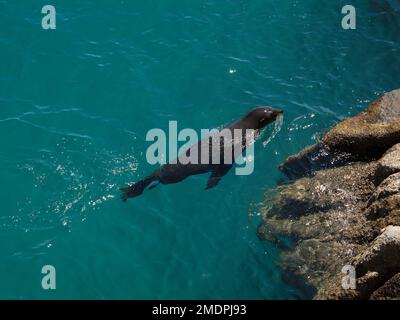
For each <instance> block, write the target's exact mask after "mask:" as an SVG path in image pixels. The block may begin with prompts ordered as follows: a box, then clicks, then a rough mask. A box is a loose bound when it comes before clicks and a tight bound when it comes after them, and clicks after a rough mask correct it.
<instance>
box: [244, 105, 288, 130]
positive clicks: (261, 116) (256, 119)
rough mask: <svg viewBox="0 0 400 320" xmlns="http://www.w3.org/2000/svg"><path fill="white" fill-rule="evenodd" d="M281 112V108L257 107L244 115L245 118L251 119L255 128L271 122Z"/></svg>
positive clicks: (260, 127)
mask: <svg viewBox="0 0 400 320" xmlns="http://www.w3.org/2000/svg"><path fill="white" fill-rule="evenodd" d="M281 114H283V110H281V109H275V108H271V107H257V108H254V109H252V110H251V111H250V112H249V113H248V114H247V115H246V118H248V119H251V120H252V122H253V123H254V126H255V128H253V129H262V128H264V127H265V126H266V125H268V124H270V123H271V122H274V121H275V120H276V118H277V117H278V116H280V115H281Z"/></svg>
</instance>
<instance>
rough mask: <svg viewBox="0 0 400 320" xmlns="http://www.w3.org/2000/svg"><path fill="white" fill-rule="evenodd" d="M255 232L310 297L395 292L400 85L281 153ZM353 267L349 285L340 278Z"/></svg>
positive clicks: (398, 275) (399, 251) (396, 295)
mask: <svg viewBox="0 0 400 320" xmlns="http://www.w3.org/2000/svg"><path fill="white" fill-rule="evenodd" d="M280 170H281V171H282V172H283V173H285V174H286V175H287V176H288V177H289V178H290V179H291V181H290V183H288V184H286V185H282V186H280V187H278V188H277V189H276V190H270V191H268V192H267V193H266V199H265V202H264V204H265V206H264V208H263V209H262V215H263V223H262V224H261V225H260V226H259V229H258V233H259V237H260V238H261V239H265V240H269V241H273V242H274V243H276V244H277V245H279V246H281V248H283V249H284V250H283V254H282V259H281V264H282V267H283V268H284V270H285V271H286V273H287V274H289V275H290V277H288V278H291V279H292V281H294V280H293V279H296V280H295V281H296V285H297V286H300V285H301V286H303V289H304V290H305V292H307V295H308V296H310V297H313V298H314V299H400V89H399V90H395V91H392V92H389V93H386V94H385V95H384V96H382V97H381V98H379V99H378V100H376V101H375V102H373V103H371V104H370V106H369V107H368V108H367V109H366V110H365V111H363V112H361V113H360V114H358V115H357V116H355V117H353V118H350V119H347V120H345V121H343V122H341V123H339V124H338V125H336V126H335V127H334V128H333V129H331V130H330V131H328V132H327V133H326V134H325V135H324V137H323V138H322V139H321V141H320V142H319V143H317V144H316V145H314V146H311V147H308V148H306V149H304V150H303V151H301V152H300V153H298V154H297V155H294V156H291V157H289V158H288V159H287V160H286V161H285V162H284V163H283V164H282V165H281V166H280ZM352 270H354V272H355V279H354V280H355V283H354V284H355V286H354V285H351V286H350V288H349V287H346V285H343V281H347V280H348V279H350V278H349V277H351V276H352V273H351V271H352Z"/></svg>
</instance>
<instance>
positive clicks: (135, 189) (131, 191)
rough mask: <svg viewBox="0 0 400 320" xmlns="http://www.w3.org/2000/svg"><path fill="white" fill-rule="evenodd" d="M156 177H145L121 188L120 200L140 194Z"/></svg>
mask: <svg viewBox="0 0 400 320" xmlns="http://www.w3.org/2000/svg"><path fill="white" fill-rule="evenodd" d="M155 180H156V179H155V178H154V176H150V177H147V178H146V179H143V180H140V181H139V182H136V183H134V184H133V185H131V186H129V187H127V188H121V189H119V190H121V191H122V194H121V199H122V201H124V202H125V201H126V200H128V199H129V198H134V197H137V196H140V195H141V194H142V193H143V191H144V189H145V188H146V187H147V186H148V185H149V184H150V183H152V182H153V181H155Z"/></svg>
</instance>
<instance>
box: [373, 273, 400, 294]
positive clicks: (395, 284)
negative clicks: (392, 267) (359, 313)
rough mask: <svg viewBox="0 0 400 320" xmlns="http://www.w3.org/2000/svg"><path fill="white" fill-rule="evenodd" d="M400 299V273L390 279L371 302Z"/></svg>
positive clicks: (376, 292)
mask: <svg viewBox="0 0 400 320" xmlns="http://www.w3.org/2000/svg"><path fill="white" fill-rule="evenodd" d="M399 297H400V273H397V274H396V275H395V276H394V277H392V278H390V279H389V280H388V281H386V282H385V284H384V285H383V286H381V287H380V288H379V289H378V290H376V291H375V292H374V293H373V294H372V295H371V298H370V299H371V300H398V299H399Z"/></svg>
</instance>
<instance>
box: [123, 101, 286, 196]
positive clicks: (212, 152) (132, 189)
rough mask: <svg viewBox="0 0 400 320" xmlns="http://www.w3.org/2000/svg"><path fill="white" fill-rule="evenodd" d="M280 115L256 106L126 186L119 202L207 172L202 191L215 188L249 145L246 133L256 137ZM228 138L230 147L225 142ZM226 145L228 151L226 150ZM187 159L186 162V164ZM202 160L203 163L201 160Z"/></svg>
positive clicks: (278, 112)
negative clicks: (169, 161)
mask: <svg viewBox="0 0 400 320" xmlns="http://www.w3.org/2000/svg"><path fill="white" fill-rule="evenodd" d="M282 113H283V111H282V110H280V109H275V108H271V107H257V108H254V109H252V110H250V111H249V112H248V113H247V114H246V115H245V116H244V117H243V118H241V119H239V120H238V121H236V122H234V123H232V124H231V125H229V126H227V127H225V128H223V129H222V130H221V131H219V132H218V133H214V134H212V135H210V136H209V137H207V138H205V139H203V140H201V141H199V142H198V143H196V144H194V145H193V146H191V147H190V148H189V149H188V150H187V151H186V152H185V153H184V154H183V155H181V156H179V157H178V158H177V159H176V161H174V162H173V163H167V164H164V165H162V166H161V167H160V168H159V169H158V170H156V171H154V172H153V173H152V174H151V175H150V176H148V177H146V178H145V179H143V180H140V181H139V182H136V183H134V184H133V185H131V186H129V187H126V188H121V189H120V190H121V191H122V195H121V198H122V200H123V201H126V200H127V199H128V198H133V197H137V196H139V195H141V194H142V193H143V191H144V190H145V188H146V187H147V186H149V185H150V184H151V183H153V182H155V183H154V184H152V185H151V186H150V187H149V188H148V189H153V188H154V187H155V186H157V185H158V184H159V183H161V184H172V183H178V182H180V181H182V180H184V179H186V178H187V177H189V176H192V175H197V174H203V173H207V172H211V175H210V177H209V179H208V181H207V187H206V190H207V189H210V188H213V187H215V186H216V185H217V184H218V182H219V181H220V180H221V178H222V177H223V176H225V175H226V174H227V173H228V171H229V170H230V169H231V168H232V166H233V162H234V161H232V159H236V158H237V157H238V156H239V155H240V154H241V153H242V152H243V151H244V150H245V149H246V147H247V146H248V145H249V143H252V141H251V139H249V136H248V133H249V132H252V131H253V132H255V135H258V134H259V132H260V130H261V129H262V128H264V127H265V126H267V125H268V124H270V123H272V122H274V121H275V120H276V118H277V117H278V116H279V115H281V114H282ZM238 131H239V132H240V137H239V139H232V137H236V135H235V134H236V133H237V132H238ZM228 136H229V137H230V138H229V139H230V141H231V142H230V144H229V143H228V144H227V143H226V140H227V137H228ZM253 138H254V135H253ZM249 140H250V141H249ZM227 145H229V146H230V148H226V146H227ZM227 150H229V151H228V152H227ZM188 158H190V161H187V159H188ZM204 159H206V160H207V161H202V160H204Z"/></svg>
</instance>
